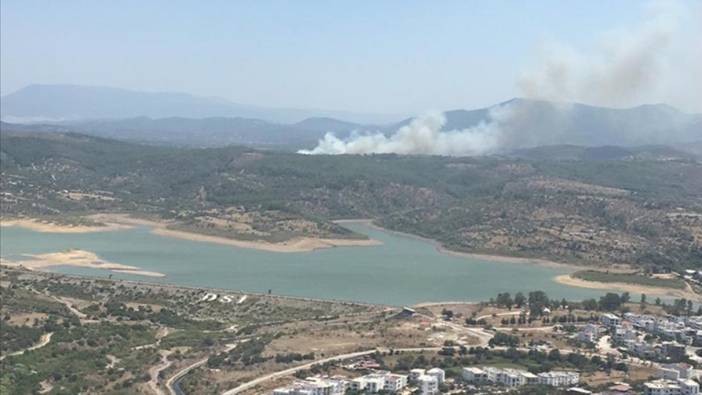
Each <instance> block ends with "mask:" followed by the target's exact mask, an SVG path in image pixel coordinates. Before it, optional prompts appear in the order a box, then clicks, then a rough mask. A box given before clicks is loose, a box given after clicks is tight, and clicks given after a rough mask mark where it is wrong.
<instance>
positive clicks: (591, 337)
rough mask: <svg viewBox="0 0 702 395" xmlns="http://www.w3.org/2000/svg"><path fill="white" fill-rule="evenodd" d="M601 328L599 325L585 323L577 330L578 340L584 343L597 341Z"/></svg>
mask: <svg viewBox="0 0 702 395" xmlns="http://www.w3.org/2000/svg"><path fill="white" fill-rule="evenodd" d="M602 332H603V330H602V327H601V326H599V325H594V324H587V325H585V326H584V327H583V329H582V330H581V331H580V332H578V341H581V342H585V343H597V340H598V339H599V338H600V335H601V334H602Z"/></svg>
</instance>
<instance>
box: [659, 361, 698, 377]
mask: <svg viewBox="0 0 702 395" xmlns="http://www.w3.org/2000/svg"><path fill="white" fill-rule="evenodd" d="M692 376H693V369H692V366H690V365H688V364H686V363H669V364H664V365H662V366H661V368H660V369H659V370H658V377H660V378H663V379H667V380H678V379H691V378H692Z"/></svg>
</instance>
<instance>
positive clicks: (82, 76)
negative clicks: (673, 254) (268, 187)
mask: <svg viewBox="0 0 702 395" xmlns="http://www.w3.org/2000/svg"><path fill="white" fill-rule="evenodd" d="M1 4H2V5H1V7H2V8H1V11H2V12H1V21H0V22H1V23H0V29H1V33H2V36H1V43H0V44H1V45H0V51H1V65H0V66H1V79H2V84H1V91H2V92H1V93H2V94H3V95H4V94H8V93H11V92H13V91H15V90H17V89H19V88H22V87H23V86H26V85H28V84H32V83H72V84H85V85H104V86H114V87H123V88H132V89H139V90H151V91H184V92H189V93H193V94H197V95H204V96H219V97H222V98H226V99H229V100H232V101H235V102H239V103H247V104H260V105H266V106H277V107H296V108H324V109H338V110H351V111H359V112H376V113H418V112H421V111H426V110H427V109H451V108H473V107H481V106H485V105H489V104H493V103H495V102H499V101H503V100H507V99H509V98H511V97H514V96H523V95H524V94H525V91H529V92H531V91H530V90H529V89H531V88H534V86H536V87H537V90H538V89H541V88H540V87H541V86H542V85H540V84H542V83H544V81H543V79H544V78H546V79H547V80H548V81H547V82H546V83H552V82H553V81H551V79H553V78H552V76H547V77H544V76H543V75H544V73H542V72H541V71H542V69H543V70H548V71H553V69H554V67H553V65H552V64H551V63H549V62H547V61H546V62H545V61H544V59H547V58H548V57H547V56H545V55H544V51H545V50H544V48H556V47H557V48H564V47H565V48H566V49H565V50H564V51H563V53H566V54H568V57H567V58H568V59H570V60H572V59H589V58H591V56H589V55H588V54H590V53H592V52H594V53H598V52H597V51H600V50H601V49H600V46H602V45H603V42H604V43H605V44H606V43H607V42H608V40H611V35H612V34H616V35H618V36H617V37H621V36H622V34H623V35H624V36H625V37H630V36H633V37H634V38H632V40H633V42H634V43H633V44H631V45H632V46H636V45H637V44H636V37H635V36H636V35H637V34H639V33H638V32H641V31H642V30H646V27H645V26H644V25H646V24H647V23H648V21H650V20H651V19H652V17H651V12H652V11H651V9H652V8H656V7H657V6H658V5H659V4H653V5H652V3H650V2H641V1H629V0H617V1H591V0H582V1H562V0H553V1H538V0H532V1H495V0H489V1H423V2H419V1H346V2H341V1H330V2H323V1H290V2H285V1H262V0H259V1H247V2H244V1H241V2H234V1H208V2H196V1H190V2H181V1H115V2H103V1H69V0H66V1H28V0H2V2H1ZM668 5H669V4H668V3H667V2H665V3H664V6H665V7H668ZM675 5H676V7H678V8H679V9H678V13H679V14H680V15H682V17H681V18H679V19H680V20H676V21H675V22H674V23H673V24H674V25H675V26H674V27H675V29H676V33H675V35H673V36H672V40H673V41H675V42H673V46H674V47H675V46H678V47H681V48H687V51H686V52H692V55H689V54H688V55H685V56H692V57H694V61H693V62H691V61H689V60H687V61H685V62H681V63H684V64H683V65H681V66H677V65H673V66H670V65H669V64H667V63H668V62H667V59H664V60H665V62H663V63H666V67H667V68H665V69H663V70H658V69H653V68H652V66H651V65H650V64H646V65H645V67H644V68H645V70H646V72H649V73H660V74H664V73H667V74H670V75H673V74H677V75H684V74H685V73H690V78H693V79H692V80H690V81H686V82H685V83H682V82H680V81H678V80H676V78H677V77H675V78H671V80H672V82H670V83H668V82H666V87H664V88H661V87H659V86H656V87H654V88H651V87H646V89H639V87H638V86H637V87H635V88H636V90H637V94H636V95H633V96H632V97H627V98H624V99H622V100H621V101H617V102H616V103H596V104H622V105H629V104H638V103H639V102H669V103H671V104H674V105H676V106H679V107H682V108H683V109H686V110H689V111H702V104H700V97H699V93H697V92H693V87H701V88H702V85H700V77H699V76H694V75H693V74H700V70H699V69H698V70H697V73H695V70H694V69H693V67H696V65H698V63H695V62H696V61H697V60H699V56H698V55H699V54H700V51H701V49H700V48H702V41H700V37H699V35H698V36H697V37H691V36H692V35H694V34H695V33H699V32H700V30H699V24H700V23H702V18H697V17H696V16H702V13H699V9H700V2H699V1H696V0H690V1H687V2H686V1H684V0H683V1H682V2H679V3H675ZM680 10H682V11H680ZM690 15H693V16H692V17H690ZM642 26H644V27H642ZM621 32H624V33H621ZM681 32H682V33H681ZM680 37H686V38H685V39H684V40H683V39H680ZM623 42H626V43H628V41H626V40H624V41H623ZM656 43H658V41H656ZM695 44H700V46H699V48H695V47H694V45H695ZM626 45H629V44H626ZM646 45H648V44H646ZM651 45H654V44H651ZM656 45H657V44H656ZM665 45H668V44H665ZM616 48H619V47H616ZM678 49H680V48H678ZM559 50H560V49H559ZM609 50H611V48H609ZM653 50H654V52H655V53H662V50H661V49H660V48H658V47H655V48H653ZM618 51H619V49H615V52H617V53H619V52H618ZM547 52H548V51H547ZM573 53H575V54H576V55H573ZM578 54H580V55H578ZM559 56H560V55H559ZM638 56H639V54H638V53H635V54H634V55H632V57H633V58H635V60H640V59H638V58H637V57H638ZM644 56H645V55H644ZM610 58H611V57H608V56H603V57H602V59H603V60H602V62H600V63H603V62H604V63H606V62H608V61H609V60H608V59H610ZM559 59H560V58H559ZM644 60H645V59H644ZM630 61H631V59H630V58H629V57H627V58H626V59H624V60H623V61H622V62H623V63H628V62H630ZM579 62H580V63H583V62H582V61H579ZM544 63H545V65H544ZM561 63H562V62H560V60H558V61H556V65H558V66H559V67H560V66H561ZM566 63H567V62H566ZM600 66H602V65H601V64H599V63H598V64H596V65H593V67H600ZM559 67H555V69H557V70H558V72H559V74H558V75H557V76H558V78H557V79H560V78H562V77H563V76H562V74H563V72H562V70H560V68H559ZM540 68H541V69H540ZM601 68H602V70H604V71H601V72H599V73H600V74H602V73H606V72H609V70H608V69H607V67H606V66H602V67H601ZM681 68H682V69H681ZM686 68H687V69H689V70H687V69H686ZM580 69H581V70H579V71H574V72H572V74H567V73H566V74H567V75H566V77H567V78H571V79H573V81H571V80H568V81H569V82H568V84H569V85H568V87H569V88H568V89H567V90H564V89H561V88H557V89H556V90H558V93H556V94H553V92H551V91H553V90H554V89H553V87H552V86H551V85H549V87H548V89H546V88H543V89H541V90H543V91H544V92H547V93H548V94H546V93H545V94H544V95H545V96H546V95H547V96H549V97H550V96H555V97H557V98H559V99H566V100H590V99H589V96H588V95H585V94H580V93H579V92H580V91H579V90H578V89H579V88H573V89H570V87H571V85H573V86H575V85H577V86H587V85H588V84H589V82H588V83H585V82H587V81H590V79H592V78H599V79H602V78H603V76H602V75H600V74H597V73H596V75H595V76H594V77H593V76H591V75H590V74H588V71H583V70H582V67H580ZM525 70H527V71H528V70H531V72H532V75H531V77H533V78H534V80H535V81H536V80H538V81H537V82H536V83H535V84H536V85H534V84H531V83H528V84H526V85H525V84H524V83H523V82H524V81H523V75H524V73H525ZM534 70H536V71H534ZM598 70H599V69H598ZM671 70H672V71H671ZM617 72H619V73H620V74H621V73H622V71H621V70H617ZM568 73H571V72H570V71H568ZM574 73H583V74H587V75H585V76H584V77H583V78H581V77H580V76H577V77H573V75H574ZM546 74H548V73H546ZM624 74H628V72H624ZM656 75H657V74H656ZM605 77H606V78H609V79H616V80H620V78H619V77H616V76H615V77H611V76H605ZM661 78H662V79H664V78H663V77H661ZM559 81H560V80H559ZM666 81H667V80H666ZM571 82H572V84H571ZM597 83H599V82H595V84H597ZM634 83H638V82H636V81H634ZM525 86H528V87H529V88H525ZM629 88H630V87H629ZM581 90H582V89H581ZM561 91H565V92H566V93H562V92H561ZM605 92H606V90H605ZM537 94H538V93H537ZM581 96H582V97H581ZM598 100H600V99H598V98H597V97H596V96H592V98H591V101H598ZM605 101H606V100H605Z"/></svg>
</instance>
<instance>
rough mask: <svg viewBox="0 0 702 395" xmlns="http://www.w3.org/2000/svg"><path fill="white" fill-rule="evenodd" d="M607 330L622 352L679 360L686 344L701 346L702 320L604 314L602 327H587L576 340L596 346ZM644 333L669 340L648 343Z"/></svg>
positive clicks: (591, 325) (643, 356) (601, 322)
mask: <svg viewBox="0 0 702 395" xmlns="http://www.w3.org/2000/svg"><path fill="white" fill-rule="evenodd" d="M607 330H609V333H610V334H611V335H612V340H613V341H614V343H615V344H617V345H618V346H619V347H620V348H621V349H622V350H623V351H626V352H628V353H630V354H632V355H635V356H637V357H640V358H647V359H652V358H668V359H671V360H680V359H682V358H684V356H685V346H686V345H689V344H702V319H700V317H675V316H670V317H656V316H651V315H645V314H634V313H626V314H624V317H623V318H622V317H619V316H618V315H616V314H611V313H607V314H603V315H601V316H600V324H599V325H598V324H588V325H585V326H584V327H583V328H582V329H581V330H580V332H579V333H578V334H577V335H576V338H577V339H578V340H579V341H581V342H587V343H593V344H594V343H597V341H598V339H599V338H600V337H601V336H602V335H603V334H604V333H606V332H607ZM643 334H651V335H656V336H658V337H659V338H660V339H666V340H662V341H655V342H649V341H646V340H645V336H644V335H643Z"/></svg>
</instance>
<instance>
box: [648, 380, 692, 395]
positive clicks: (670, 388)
mask: <svg viewBox="0 0 702 395" xmlns="http://www.w3.org/2000/svg"><path fill="white" fill-rule="evenodd" d="M699 392H700V386H699V384H697V382H696V381H694V380H691V379H677V380H669V379H658V380H654V381H648V382H646V383H644V395H697V394H698V393H699Z"/></svg>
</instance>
